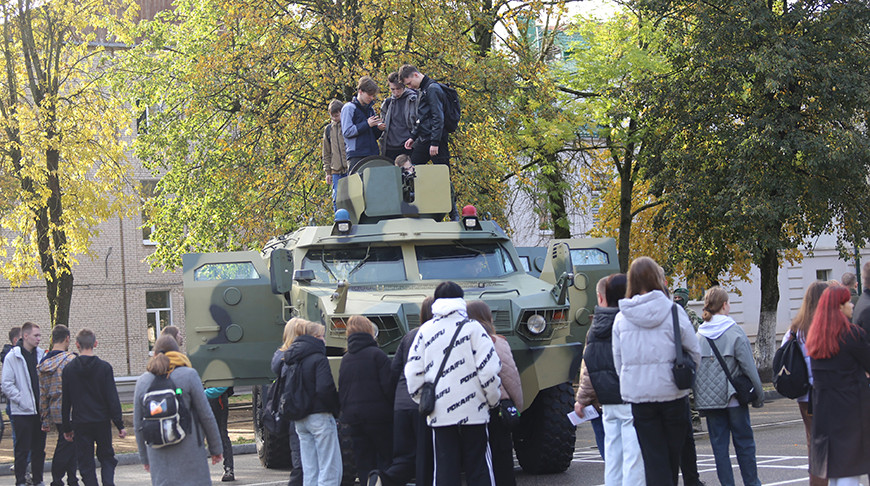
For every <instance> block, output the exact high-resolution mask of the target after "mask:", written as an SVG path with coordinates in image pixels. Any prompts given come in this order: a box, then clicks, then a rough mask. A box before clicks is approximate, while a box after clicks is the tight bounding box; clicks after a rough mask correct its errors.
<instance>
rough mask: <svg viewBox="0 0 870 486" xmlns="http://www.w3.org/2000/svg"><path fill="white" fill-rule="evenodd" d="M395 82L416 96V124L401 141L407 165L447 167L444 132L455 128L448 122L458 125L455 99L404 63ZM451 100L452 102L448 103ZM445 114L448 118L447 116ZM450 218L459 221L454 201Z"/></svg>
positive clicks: (447, 154) (448, 156)
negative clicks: (408, 159) (408, 160)
mask: <svg viewBox="0 0 870 486" xmlns="http://www.w3.org/2000/svg"><path fill="white" fill-rule="evenodd" d="M399 80H400V81H401V82H402V83H403V84H404V85H405V86H407V87H408V88H411V89H415V90H417V92H418V93H419V97H420V101H419V104H418V105H417V124H416V126H415V127H414V128H413V129H412V130H411V136H410V137H409V138H408V140H406V141H405V148H406V149H409V150H411V163H412V164H414V165H421V164H425V163H426V162H428V161H430V160H431V161H432V163H433V164H442V165H446V166H449V165H450V148H449V145H448V142H449V131H450V130H448V129H449V128H453V129H455V128H456V127H455V126H450V123H449V122H455V123H458V122H459V119H458V118H459V116H458V115H459V102H458V97H455V96H454V97H451V98H450V99H448V96H447V94H446V93H445V90H444V86H442V85H441V84H440V83H437V82H435V81H434V80H432V78H430V77H429V76H426V75H424V74H422V73H421V72H420V71H419V70H418V69H417V68H416V67H415V66H412V65H410V64H405V65H403V66H402V67H401V68H400V69H399ZM451 89H452V88H451ZM453 94H455V91H453ZM451 99H452V100H454V101H455V103H453V102H451ZM448 114H452V116H450V117H448V116H447V115H448ZM451 192H452V190H451ZM451 199H453V198H452V197H451ZM450 219H451V220H453V221H458V220H459V215H458V213H457V211H456V202H455V201H453V204H452V206H451V210H450Z"/></svg>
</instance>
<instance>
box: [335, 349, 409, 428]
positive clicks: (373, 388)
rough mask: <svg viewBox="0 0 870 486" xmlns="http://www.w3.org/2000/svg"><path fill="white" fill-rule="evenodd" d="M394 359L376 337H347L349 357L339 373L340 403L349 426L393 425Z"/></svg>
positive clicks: (342, 418)
mask: <svg viewBox="0 0 870 486" xmlns="http://www.w3.org/2000/svg"><path fill="white" fill-rule="evenodd" d="M395 390H396V389H395V387H394V386H393V380H392V376H391V375H390V358H388V357H387V355H386V353H384V352H383V351H381V348H379V347H378V342H377V341H375V338H374V336H372V335H371V334H367V333H364V332H357V333H354V334H351V335H350V336H348V337H347V353H345V355H344V356H343V357H342V358H341V366H340V367H339V371H338V402H339V404H340V405H341V421H342V422H344V423H346V424H362V423H366V422H392V420H393V394H394V393H395Z"/></svg>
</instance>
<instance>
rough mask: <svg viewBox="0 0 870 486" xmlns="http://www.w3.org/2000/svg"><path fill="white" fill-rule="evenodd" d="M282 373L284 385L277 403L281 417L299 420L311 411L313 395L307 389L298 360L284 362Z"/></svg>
mask: <svg viewBox="0 0 870 486" xmlns="http://www.w3.org/2000/svg"><path fill="white" fill-rule="evenodd" d="M282 374H283V377H284V385H283V389H282V391H281V399H280V402H279V404H278V412H279V414H280V416H281V418H283V419H285V420H299V419H301V418H305V417H307V416H309V415H311V411H312V410H313V409H314V397H313V396H312V393H311V392H310V391H309V390H308V386H306V384H305V378H304V377H303V376H302V375H303V372H302V364H301V363H300V362H293V363H290V364H286V363H285V364H284V369H283V370H282Z"/></svg>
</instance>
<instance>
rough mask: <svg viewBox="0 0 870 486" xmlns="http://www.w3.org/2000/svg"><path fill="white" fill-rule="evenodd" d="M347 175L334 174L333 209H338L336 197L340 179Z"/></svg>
mask: <svg viewBox="0 0 870 486" xmlns="http://www.w3.org/2000/svg"><path fill="white" fill-rule="evenodd" d="M345 177H347V173H346V172H345V173H344V174H332V211H333V212H335V211H336V209H337V208H336V207H335V198H336V197H337V196H338V181H340V180H342V179H344V178H345Z"/></svg>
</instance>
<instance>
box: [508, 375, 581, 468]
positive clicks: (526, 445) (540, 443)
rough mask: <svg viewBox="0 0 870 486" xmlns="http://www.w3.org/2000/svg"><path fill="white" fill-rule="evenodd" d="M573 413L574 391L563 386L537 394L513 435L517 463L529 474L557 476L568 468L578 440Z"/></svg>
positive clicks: (567, 384)
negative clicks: (556, 474) (570, 418)
mask: <svg viewBox="0 0 870 486" xmlns="http://www.w3.org/2000/svg"><path fill="white" fill-rule="evenodd" d="M571 410H574V389H573V388H572V387H571V384H570V383H562V384H560V385H556V386H554V387H550V388H546V389H544V390H541V391H540V392H538V396H537V397H535V401H534V402H532V406H531V407H529V408H528V409H527V410H526V411H525V412H523V413H522V416H521V417H520V420H521V421H520V426H519V428H518V430H517V431H516V432H515V433H514V448H515V450H516V453H517V461H519V463H520V466H522V468H523V471H525V472H526V473H529V474H551V473H560V472H564V471H565V470H566V469H568V466H570V465H571V460H572V459H573V457H574V443H575V442H576V440H577V437H576V435H575V429H574V425H572V424H571V421H570V420H568V413H570V412H571Z"/></svg>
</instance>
